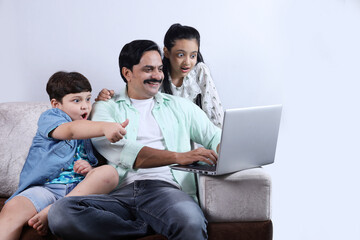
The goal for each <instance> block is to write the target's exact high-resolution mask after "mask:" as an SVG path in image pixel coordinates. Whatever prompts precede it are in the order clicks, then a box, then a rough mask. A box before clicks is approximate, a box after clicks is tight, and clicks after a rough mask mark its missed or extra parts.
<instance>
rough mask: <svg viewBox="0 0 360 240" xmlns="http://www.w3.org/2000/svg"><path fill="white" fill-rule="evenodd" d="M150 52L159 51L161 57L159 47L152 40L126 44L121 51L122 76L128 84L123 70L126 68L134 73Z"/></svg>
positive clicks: (120, 65)
mask: <svg viewBox="0 0 360 240" xmlns="http://www.w3.org/2000/svg"><path fill="white" fill-rule="evenodd" d="M148 51H157V52H158V53H159V54H160V56H161V52H160V48H159V46H158V45H157V44H156V43H155V42H153V41H150V40H134V41H132V42H130V43H128V44H126V45H125V46H124V47H123V48H122V49H121V52H120V55H119V68H120V75H121V77H122V79H123V80H124V82H125V83H127V80H126V78H125V76H124V75H123V74H122V71H121V70H122V68H123V67H126V68H128V69H130V70H131V71H132V68H133V66H134V65H137V64H138V63H139V62H140V59H141V57H142V56H143V54H144V53H145V52H148Z"/></svg>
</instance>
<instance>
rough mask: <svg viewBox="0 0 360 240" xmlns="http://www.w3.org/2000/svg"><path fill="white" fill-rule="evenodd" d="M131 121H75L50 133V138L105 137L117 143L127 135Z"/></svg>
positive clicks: (62, 125) (64, 124)
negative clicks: (126, 128) (127, 128)
mask: <svg viewBox="0 0 360 240" xmlns="http://www.w3.org/2000/svg"><path fill="white" fill-rule="evenodd" d="M128 123H129V120H126V121H125V122H123V123H121V124H120V123H115V122H95V121H88V120H75V121H72V122H67V123H63V124H61V125H59V126H58V127H57V128H55V129H54V130H53V131H51V132H50V134H49V135H50V137H52V138H55V139H60V140H71V139H88V138H94V137H102V136H105V137H106V138H107V139H108V140H109V141H110V142H117V141H119V140H120V139H122V138H123V136H124V135H125V134H126V130H125V127H126V126H127V125H128Z"/></svg>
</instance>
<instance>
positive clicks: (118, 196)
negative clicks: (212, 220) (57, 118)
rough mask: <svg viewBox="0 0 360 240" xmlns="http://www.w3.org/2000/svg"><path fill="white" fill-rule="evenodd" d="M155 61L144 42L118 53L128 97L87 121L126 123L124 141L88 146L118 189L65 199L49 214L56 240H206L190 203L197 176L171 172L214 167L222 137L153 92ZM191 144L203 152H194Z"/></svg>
mask: <svg viewBox="0 0 360 240" xmlns="http://www.w3.org/2000/svg"><path fill="white" fill-rule="evenodd" d="M160 55H161V54H160V50H159V47H158V46H157V45H156V43H154V42H152V41H148V40H136V41H133V42H130V43H128V44H126V45H125V46H124V47H123V49H122V50H121V53H120V56H119V66H120V73H121V77H122V78H123V80H124V81H125V82H126V89H124V91H123V92H122V93H120V94H118V95H115V96H114V97H113V98H112V99H111V100H109V101H107V102H104V101H100V102H97V103H96V104H95V105H94V107H93V116H92V120H93V121H109V122H120V123H122V122H123V121H125V120H126V119H129V124H128V126H127V129H126V130H127V133H126V135H125V136H124V138H123V139H122V140H121V141H119V142H117V143H111V144H109V143H108V141H106V139H105V138H95V139H93V144H94V146H95V147H96V149H97V150H98V151H99V152H100V153H101V154H102V155H103V156H104V157H105V158H106V159H107V160H108V163H109V164H111V165H113V166H114V167H115V168H116V169H117V170H118V173H119V178H120V181H119V186H118V187H117V189H116V190H114V191H113V192H112V193H110V194H109V195H93V196H86V197H68V198H65V199H64V200H60V201H58V202H57V203H55V204H54V205H53V207H52V208H51V209H50V212H49V226H50V229H51V231H52V232H53V233H54V234H55V235H58V236H60V237H62V238H63V239H74V238H76V239H119V238H122V237H123V238H133V237H141V236H144V235H148V234H152V233H154V232H156V233H160V234H162V235H164V236H166V237H167V238H168V239H207V232H206V225H207V221H206V219H205V217H204V215H203V213H202V211H201V209H200V207H199V205H198V204H197V203H196V201H195V200H194V199H196V197H195V194H196V186H195V181H194V175H193V174H191V173H186V172H180V171H175V170H171V169H170V167H169V165H171V164H190V163H193V162H197V161H202V162H205V163H207V164H216V160H217V154H216V152H215V151H216V148H217V146H218V144H219V142H220V135H221V132H220V129H219V128H217V127H215V126H214V125H213V124H212V123H211V122H210V120H209V119H208V118H207V116H206V115H205V113H204V112H203V111H202V110H201V109H200V108H198V107H197V106H196V105H195V104H193V103H192V102H190V101H189V100H187V99H184V98H179V97H175V96H171V95H167V94H162V93H159V92H158V91H159V87H160V85H161V81H162V79H163V72H162V61H161V56H160ZM190 140H193V141H195V142H198V143H200V144H202V145H203V146H205V147H206V148H208V149H205V148H198V149H195V150H191V147H190ZM190 196H191V197H190ZM192 197H193V198H192Z"/></svg>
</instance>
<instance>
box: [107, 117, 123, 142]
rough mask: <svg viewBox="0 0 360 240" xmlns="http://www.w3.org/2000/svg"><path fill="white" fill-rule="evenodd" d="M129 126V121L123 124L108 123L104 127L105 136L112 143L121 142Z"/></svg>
mask: <svg viewBox="0 0 360 240" xmlns="http://www.w3.org/2000/svg"><path fill="white" fill-rule="evenodd" d="M128 124H129V119H126V120H125V121H124V122H123V123H121V124H120V123H115V122H106V123H105V125H104V135H105V137H106V138H107V139H108V140H109V141H110V142H112V143H115V142H117V141H120V140H121V139H122V138H123V137H124V135H125V134H126V130H125V127H126V126H127V125H128Z"/></svg>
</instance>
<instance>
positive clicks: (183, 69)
mask: <svg viewBox="0 0 360 240" xmlns="http://www.w3.org/2000/svg"><path fill="white" fill-rule="evenodd" d="M198 51H199V46H198V43H197V41H196V39H190V40H189V39H179V40H176V41H175V45H174V46H173V47H172V48H171V50H170V51H169V50H168V49H167V48H166V47H165V48H164V55H165V57H167V58H168V59H169V60H170V65H171V69H170V75H171V78H173V79H174V78H184V77H185V76H186V75H187V74H188V73H189V72H190V71H191V69H192V68H193V67H194V66H195V64H196V62H197V54H198Z"/></svg>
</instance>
